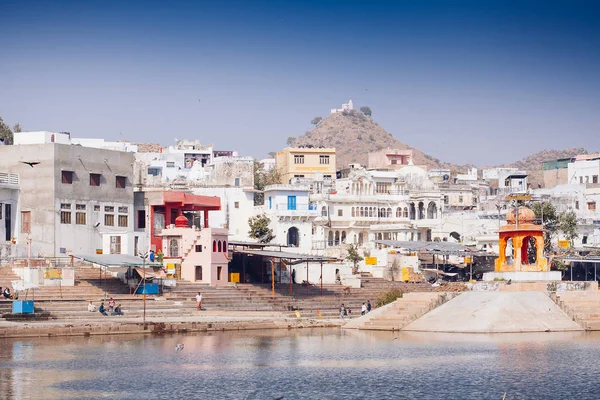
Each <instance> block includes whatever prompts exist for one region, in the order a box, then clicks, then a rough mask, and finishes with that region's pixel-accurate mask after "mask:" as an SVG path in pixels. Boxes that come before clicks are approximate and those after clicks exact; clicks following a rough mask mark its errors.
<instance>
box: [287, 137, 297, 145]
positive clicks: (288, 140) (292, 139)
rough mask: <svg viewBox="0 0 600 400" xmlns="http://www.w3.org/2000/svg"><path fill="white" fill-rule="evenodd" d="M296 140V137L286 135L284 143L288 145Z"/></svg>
mask: <svg viewBox="0 0 600 400" xmlns="http://www.w3.org/2000/svg"><path fill="white" fill-rule="evenodd" d="M295 141H296V138H295V137H293V136H288V138H287V140H286V141H285V144H287V145H288V146H292V145H293V144H294V142H295Z"/></svg>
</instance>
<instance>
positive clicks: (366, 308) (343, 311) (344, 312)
mask: <svg viewBox="0 0 600 400" xmlns="http://www.w3.org/2000/svg"><path fill="white" fill-rule="evenodd" d="M371 308H372V307H371V300H367V303H366V304H365V303H362V306H361V308H360V315H365V314H368V313H370V312H371ZM351 315H352V310H351V309H350V308H346V306H344V303H342V305H341V306H340V318H341V319H344V318H345V317H349V316H351Z"/></svg>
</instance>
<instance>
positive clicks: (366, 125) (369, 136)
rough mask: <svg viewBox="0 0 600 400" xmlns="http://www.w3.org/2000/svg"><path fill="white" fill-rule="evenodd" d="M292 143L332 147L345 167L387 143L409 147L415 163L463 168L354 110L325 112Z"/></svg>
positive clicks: (340, 164) (358, 161)
mask: <svg viewBox="0 0 600 400" xmlns="http://www.w3.org/2000/svg"><path fill="white" fill-rule="evenodd" d="M293 145H294V146H309V145H310V146H315V147H319V146H322V147H335V148H336V158H337V163H336V164H337V167H338V168H346V167H347V166H348V164H350V163H360V164H363V165H367V160H368V153H369V152H371V151H377V150H381V149H384V148H388V147H389V148H392V149H411V150H412V151H413V162H414V163H415V164H417V165H427V166H428V167H429V168H450V169H452V170H456V169H459V168H460V169H463V168H461V167H457V166H456V165H454V164H449V163H445V162H443V161H440V160H438V159H437V158H434V157H431V156H429V155H427V154H425V153H423V152H422V151H420V150H417V149H415V148H412V147H410V146H409V145H407V144H404V143H402V142H400V141H399V140H398V139H396V138H395V137H394V136H392V134H391V133H389V132H387V131H386V130H385V129H383V128H382V127H381V126H379V125H378V124H377V122H375V121H373V119H372V118H371V117H368V116H366V115H365V114H363V113H362V112H360V111H357V110H352V111H345V112H341V113H336V114H331V115H329V116H328V117H327V118H325V119H324V120H323V121H321V123H320V124H319V125H318V126H317V127H316V128H315V129H313V130H312V131H310V132H307V133H306V134H305V135H303V136H300V137H298V138H297V139H296V140H295V142H294V144H293Z"/></svg>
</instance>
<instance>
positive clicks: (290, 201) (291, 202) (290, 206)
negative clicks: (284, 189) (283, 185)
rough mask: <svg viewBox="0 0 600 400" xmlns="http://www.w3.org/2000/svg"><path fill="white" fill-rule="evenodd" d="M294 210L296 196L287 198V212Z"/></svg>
mask: <svg viewBox="0 0 600 400" xmlns="http://www.w3.org/2000/svg"><path fill="white" fill-rule="evenodd" d="M295 209H296V196H288V210H295Z"/></svg>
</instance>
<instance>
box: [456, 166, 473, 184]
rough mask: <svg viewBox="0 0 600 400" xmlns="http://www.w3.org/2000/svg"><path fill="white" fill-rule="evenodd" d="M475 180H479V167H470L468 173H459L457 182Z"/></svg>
mask: <svg viewBox="0 0 600 400" xmlns="http://www.w3.org/2000/svg"><path fill="white" fill-rule="evenodd" d="M459 181H460V182H475V181H477V168H470V169H469V171H468V172H467V173H466V174H457V175H456V178H455V182H459Z"/></svg>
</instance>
